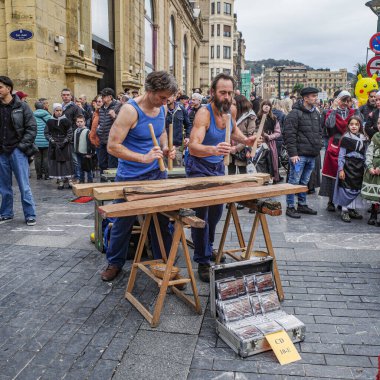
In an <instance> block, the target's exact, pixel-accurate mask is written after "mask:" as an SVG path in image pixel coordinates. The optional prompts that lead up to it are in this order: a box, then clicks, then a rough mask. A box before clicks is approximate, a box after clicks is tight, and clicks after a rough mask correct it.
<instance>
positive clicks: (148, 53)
mask: <svg viewBox="0 0 380 380" xmlns="http://www.w3.org/2000/svg"><path fill="white" fill-rule="evenodd" d="M153 18H154V15H153V4H152V0H145V73H146V74H149V73H151V72H152V71H153V70H154V65H153Z"/></svg>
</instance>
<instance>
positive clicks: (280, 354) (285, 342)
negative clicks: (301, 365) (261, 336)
mask: <svg viewBox="0 0 380 380" xmlns="http://www.w3.org/2000/svg"><path fill="white" fill-rule="evenodd" d="M265 338H266V340H267V341H268V343H269V344H270V346H271V347H272V350H273V352H274V354H275V355H276V357H277V359H278V361H279V362H280V364H281V365H284V364H289V363H293V362H296V361H297V360H301V356H300V354H299V353H298V351H297V349H296V347H295V346H294V344H293V342H292V341H291V340H290V338H289V335H288V333H287V332H286V331H285V330H281V331H278V332H275V333H273V334H268V335H265Z"/></svg>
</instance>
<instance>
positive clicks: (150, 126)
mask: <svg viewBox="0 0 380 380" xmlns="http://www.w3.org/2000/svg"><path fill="white" fill-rule="evenodd" d="M148 127H149V131H150V135H151V137H152V141H153V145H154V146H155V147H158V148H160V145H159V144H158V141H157V139H156V135H155V133H154V128H153V124H151V123H149V124H148ZM158 166H159V167H160V171H162V172H164V171H165V164H164V160H163V159H162V158H158Z"/></svg>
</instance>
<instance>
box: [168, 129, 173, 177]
mask: <svg viewBox="0 0 380 380" xmlns="http://www.w3.org/2000/svg"><path fill="white" fill-rule="evenodd" d="M168 146H169V151H170V150H172V149H173V124H172V123H170V124H169V134H168ZM168 170H170V171H171V170H173V160H172V159H171V158H169V157H168Z"/></svg>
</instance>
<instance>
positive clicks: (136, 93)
mask: <svg viewBox="0 0 380 380" xmlns="http://www.w3.org/2000/svg"><path fill="white" fill-rule="evenodd" d="M138 96H139V90H132V98H133V99H134V98H137V97H138Z"/></svg>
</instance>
